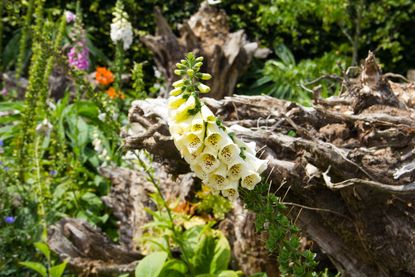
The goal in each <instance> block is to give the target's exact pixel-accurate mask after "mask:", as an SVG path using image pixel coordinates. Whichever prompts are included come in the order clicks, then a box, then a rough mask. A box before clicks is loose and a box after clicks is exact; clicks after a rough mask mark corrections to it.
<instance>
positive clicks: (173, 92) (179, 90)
mask: <svg viewBox="0 0 415 277" xmlns="http://www.w3.org/2000/svg"><path fill="white" fill-rule="evenodd" d="M182 92H183V89H182V88H181V87H179V88H175V89H173V90H171V91H170V95H171V96H178V95H180V94H181V93H182Z"/></svg>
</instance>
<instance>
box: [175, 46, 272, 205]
mask: <svg viewBox="0 0 415 277" xmlns="http://www.w3.org/2000/svg"><path fill="white" fill-rule="evenodd" d="M202 60H203V58H202V57H199V58H195V57H194V56H193V54H192V53H190V54H188V55H187V57H186V60H182V61H181V63H178V64H177V65H176V66H177V69H176V70H175V74H177V75H180V76H181V77H182V79H180V80H179V81H177V82H175V83H173V87H174V89H173V90H172V91H171V92H170V98H169V102H168V108H169V128H170V133H171V135H172V137H173V139H174V143H175V145H176V147H177V148H178V150H179V151H180V153H181V155H182V157H183V158H184V159H185V160H186V161H187V162H188V163H189V164H190V167H191V169H192V170H193V171H194V173H195V174H196V175H197V176H198V177H199V178H200V179H201V180H202V181H203V182H204V183H205V184H206V185H207V186H209V187H210V188H211V190H212V191H213V192H215V193H219V192H220V193H222V195H223V196H225V197H227V198H229V199H230V200H234V199H236V198H238V196H239V193H238V187H239V185H240V186H242V187H243V188H246V189H249V190H252V189H254V187H255V185H256V184H258V183H259V182H260V181H261V176H260V174H261V173H262V172H263V171H264V170H265V169H266V167H267V162H266V161H265V160H260V159H258V158H257V157H255V154H256V152H255V143H245V142H243V141H242V140H240V139H238V138H236V137H235V136H234V134H233V133H231V132H229V130H228V129H227V128H226V127H225V126H223V125H222V123H221V121H220V120H219V119H218V118H217V117H216V116H215V115H214V114H213V113H212V111H211V110H210V109H209V108H208V107H207V106H205V105H204V104H202V103H201V102H200V99H199V97H198V94H199V93H207V92H209V91H210V88H209V87H208V86H206V85H204V84H202V83H201V82H200V80H209V79H210V78H211V76H210V75H209V74H206V73H200V72H199V70H200V67H201V66H202Z"/></svg>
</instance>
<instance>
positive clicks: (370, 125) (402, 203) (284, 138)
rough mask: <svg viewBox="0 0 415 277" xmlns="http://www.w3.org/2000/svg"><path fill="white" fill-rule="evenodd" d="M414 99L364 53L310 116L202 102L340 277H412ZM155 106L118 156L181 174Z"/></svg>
mask: <svg viewBox="0 0 415 277" xmlns="http://www.w3.org/2000/svg"><path fill="white" fill-rule="evenodd" d="M317 96H318V94H316V97H317ZM414 99H415V85H414V84H413V83H406V84H397V83H392V82H390V81H388V80H387V79H386V77H384V76H382V74H381V72H380V69H379V67H378V65H377V64H376V62H375V59H374V56H373V55H372V54H371V53H370V54H369V57H368V58H367V59H366V61H365V64H364V65H363V66H362V69H361V73H360V76H359V78H357V79H348V78H347V76H345V78H344V80H343V92H342V94H341V95H340V96H339V97H331V98H329V99H320V98H316V99H315V101H314V102H315V104H314V106H313V107H310V108H306V107H301V106H299V105H297V104H294V103H290V102H288V101H284V100H279V99H274V98H271V97H266V96H255V97H245V96H236V95H235V96H233V97H226V98H225V99H224V100H221V101H217V100H214V99H207V98H205V99H204V101H205V103H206V104H207V105H208V106H210V107H211V109H212V110H214V111H215V112H216V114H218V115H219V116H220V117H221V118H223V120H224V123H225V124H226V125H228V126H231V125H238V126H239V127H238V128H235V132H236V133H237V134H238V135H239V136H241V137H243V138H245V139H246V140H250V141H256V142H257V145H258V147H259V149H260V151H259V153H260V155H261V157H262V158H266V159H268V160H269V168H268V172H267V173H266V174H269V179H270V180H272V184H273V185H272V188H271V191H273V192H275V193H277V194H279V195H282V196H284V202H286V205H287V206H290V207H292V208H293V210H292V211H291V213H290V216H292V217H293V218H296V219H297V221H296V222H297V224H299V225H300V227H301V228H302V230H304V232H305V233H306V234H307V235H308V236H310V238H311V239H313V240H314V241H315V242H316V243H317V244H318V245H319V246H320V247H321V249H322V250H323V251H324V252H325V253H326V254H327V255H328V256H329V257H330V259H331V261H332V262H333V263H334V264H335V265H336V267H337V268H338V269H339V270H340V271H341V272H342V273H343V274H344V276H412V275H415V233H414V232H413V230H414V228H415V216H414V203H413V202H414V200H415V183H414V181H415V165H414V164H415V162H414V157H415V151H414V148H415V147H414V146H415V111H414V107H415V102H414ZM163 105H164V106H163ZM164 107H165V103H164V104H163V101H161V100H160V99H157V100H146V101H137V102H135V103H134V105H133V107H132V109H131V111H130V121H131V122H133V124H137V125H141V126H144V128H145V129H147V131H145V132H139V133H135V132H134V131H130V132H129V133H127V132H126V133H125V134H124V136H125V141H126V147H127V148H145V149H147V150H149V151H150V152H151V153H152V154H154V155H156V156H157V157H158V159H159V160H160V161H163V162H164V164H165V165H168V167H166V168H169V170H170V171H171V172H172V173H183V172H185V171H186V170H187V168H186V165H185V164H184V163H183V162H181V159H180V156H179V153H178V152H177V150H176V148H175V147H174V144H173V142H172V141H171V139H170V137H169V133H168V131H167V125H166V120H165V116H166V115H165V110H166V108H164ZM145 115H148V116H147V117H145ZM143 116H144V117H145V118H143ZM292 131H294V132H295V134H296V135H295V136H292ZM289 134H290V135H289ZM160 142H162V147H161V148H159V147H157V144H158V143H160Z"/></svg>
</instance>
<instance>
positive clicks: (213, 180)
mask: <svg viewBox="0 0 415 277" xmlns="http://www.w3.org/2000/svg"><path fill="white" fill-rule="evenodd" d="M227 183H229V180H228V179H227V168H226V165H224V164H221V165H220V166H219V167H218V168H217V169H216V170H215V171H213V172H212V173H210V174H209V177H208V180H207V184H208V185H209V186H210V187H211V188H213V189H216V190H221V189H222V188H224V187H225V185H226V184H227Z"/></svg>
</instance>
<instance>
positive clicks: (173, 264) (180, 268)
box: [160, 259, 187, 276]
mask: <svg viewBox="0 0 415 277" xmlns="http://www.w3.org/2000/svg"><path fill="white" fill-rule="evenodd" d="M167 271H176V272H178V273H182V274H185V273H186V272H187V266H186V264H185V263H184V262H183V261H181V260H176V259H174V260H169V261H167V262H166V263H165V264H164V266H163V270H162V272H161V273H160V276H164V275H163V274H165V273H166V272H167ZM166 276H167V275H166Z"/></svg>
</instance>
